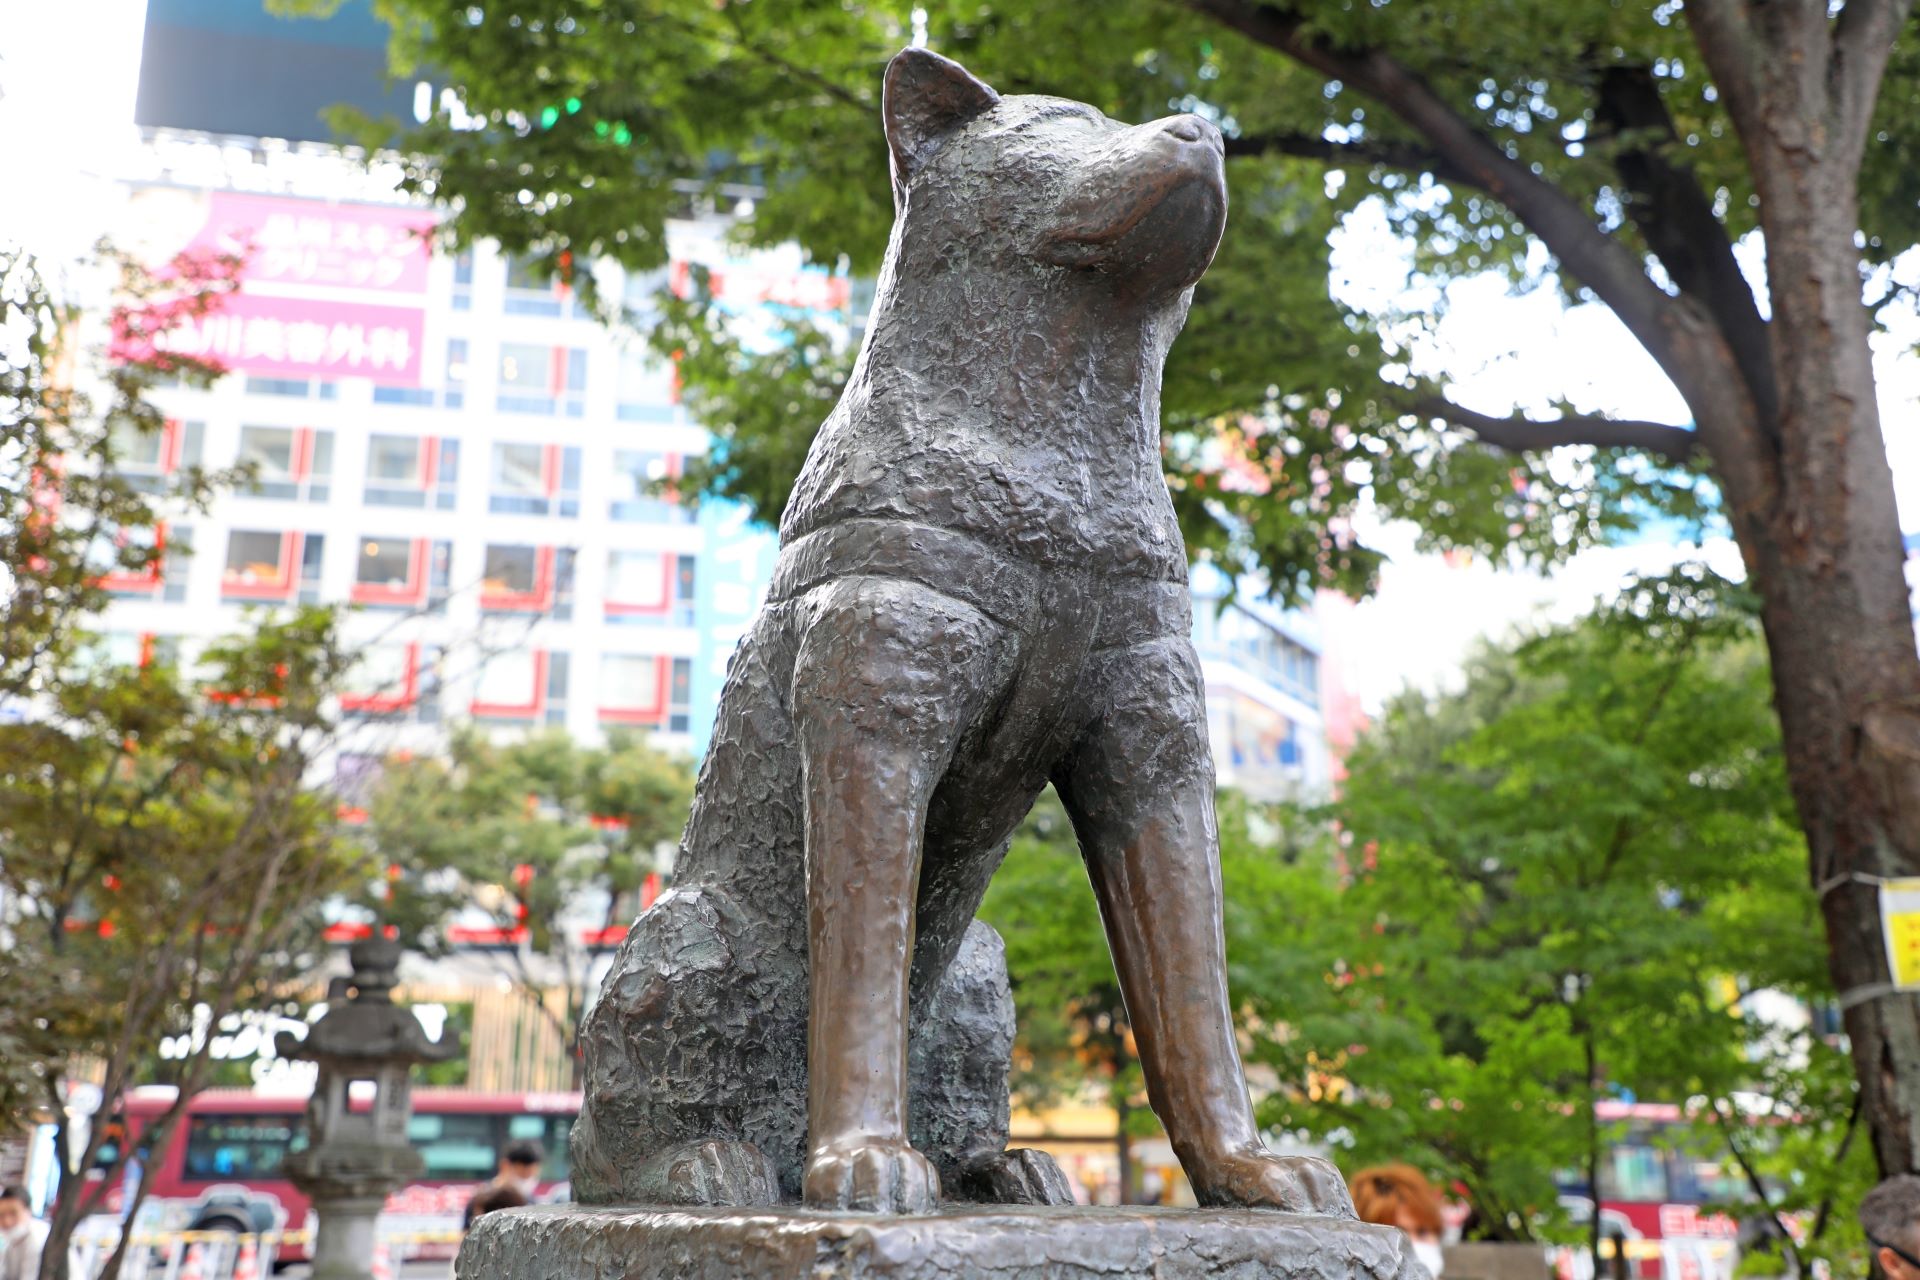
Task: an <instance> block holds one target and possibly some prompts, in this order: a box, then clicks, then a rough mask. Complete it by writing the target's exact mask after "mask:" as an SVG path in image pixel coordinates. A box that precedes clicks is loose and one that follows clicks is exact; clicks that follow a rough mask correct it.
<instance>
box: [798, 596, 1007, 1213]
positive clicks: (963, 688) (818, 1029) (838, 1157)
mask: <svg viewBox="0 0 1920 1280" xmlns="http://www.w3.org/2000/svg"><path fill="white" fill-rule="evenodd" d="M802 616H803V622H802V626H803V627H804V631H803V633H802V635H801V637H800V643H799V646H798V649H797V652H796V655H795V663H794V674H793V710H794V724H795V728H796V730H797V732H798V737H799V742H800V758H801V767H802V777H803V780H804V787H805V805H806V858H807V912H808V917H807V938H808V946H809V955H808V965H809V971H810V978H811V1003H810V1007H809V1019H808V1025H807V1130H808V1134H807V1142H808V1153H809V1154H808V1160H807V1168H806V1173H805V1178H804V1188H803V1189H804V1194H805V1198H806V1202H807V1203H808V1204H809V1205H811V1206H814V1207H816V1208H830V1209H860V1210H868V1211H873V1212H882V1213H918V1212H924V1211H926V1210H929V1209H932V1208H933V1207H934V1206H935V1205H936V1204H938V1202H939V1199H940V1179H939V1175H938V1174H937V1173H936V1172H935V1171H934V1168H933V1165H932V1164H931V1162H929V1161H928V1160H927V1159H926V1157H924V1156H923V1155H921V1154H920V1153H919V1152H918V1151H915V1150H914V1149H913V1148H912V1147H911V1146H910V1145H909V1144H908V1142H907V979H908V974H909V971H910V969H911V965H912V958H913V936H914V921H913V903H914V897H915V893H916V891H917V887H918V883H919V876H920V858H921V852H922V846H923V844H924V840H925V834H926V818H927V805H928V802H929V801H930V800H931V798H932V796H933V791H934V788H935V787H936V786H937V785H938V784H939V781H940V778H941V776H942V775H943V774H944V773H945V772H946V768H947V764H948V761H949V760H950V759H951V757H952V754H953V749H954V744H955V743H956V742H957V741H958V740H959V738H960V736H961V734H962V733H963V732H964V730H965V728H966V726H967V724H968V723H969V721H970V720H971V718H972V716H973V715H975V714H976V713H977V711H978V708H979V707H980V705H981V704H982V703H983V702H984V701H985V693H986V691H987V689H988V688H989V687H990V683H991V680H992V677H993V674H994V672H995V670H996V669H997V668H998V667H999V666H1000V662H999V661H998V660H997V659H998V657H999V655H1000V651H1001V650H1002V648H1003V647H1004V646H1003V644H1002V636H1001V633H1000V629H999V628H998V627H997V626H996V624H994V623H993V622H992V621H990V620H989V619H988V618H986V617H985V616H984V615H983V614H981V613H979V612H978V611H976V610H975V609H973V608H972V607H971V606H969V605H966V604H963V603H961V602H959V601H956V600H953V599H951V598H949V597H946V596H943V595H940V594H939V593H937V592H934V591H931V590H929V589H927V588H925V587H921V586H918V585H915V584H912V583H907V582H902V581H898V580H893V579H885V578H845V579H841V580H839V581H837V582H834V583H831V584H828V585H826V586H823V587H820V588H818V589H816V591H815V592H814V593H813V594H812V595H811V596H810V597H809V598H808V600H807V601H806V608H805V609H804V610H803V615H802Z"/></svg>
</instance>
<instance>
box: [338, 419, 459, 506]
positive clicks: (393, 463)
mask: <svg viewBox="0 0 1920 1280" xmlns="http://www.w3.org/2000/svg"><path fill="white" fill-rule="evenodd" d="M459 480H460V442H459V441H458V440H456V439H453V438H452V437H450V436H402V435H388V434H384V433H380V432H375V433H374V434H373V435H370V436H368V437H367V463H366V480H365V483H364V485H363V486H362V488H361V501H362V502H364V503H365V504H366V505H367V506H369V507H411V508H414V509H416V510H425V509H427V508H432V509H433V510H435V511H451V510H453V504H454V498H455V493H456V491H457V488H458V485H459Z"/></svg>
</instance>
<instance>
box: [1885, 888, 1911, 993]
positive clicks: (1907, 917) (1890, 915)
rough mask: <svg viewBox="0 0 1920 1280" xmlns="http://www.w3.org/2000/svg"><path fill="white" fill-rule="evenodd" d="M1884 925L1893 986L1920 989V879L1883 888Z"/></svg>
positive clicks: (1888, 965) (1888, 966) (1888, 967)
mask: <svg viewBox="0 0 1920 1280" xmlns="http://www.w3.org/2000/svg"><path fill="white" fill-rule="evenodd" d="M1880 925H1881V928H1882V930H1883V931H1884V933H1885V935H1886V940H1887V969H1888V971H1889V972H1890V973H1892V975H1893V985H1894V986H1896V987H1920V879H1912V878H1910V879H1905V880H1888V881H1886V882H1884V883H1883V884H1882V885H1881V886H1880Z"/></svg>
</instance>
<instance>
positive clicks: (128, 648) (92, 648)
mask: <svg viewBox="0 0 1920 1280" xmlns="http://www.w3.org/2000/svg"><path fill="white" fill-rule="evenodd" d="M82 656H83V660H85V661H87V662H90V663H97V664H99V665H100V666H104V667H138V668H140V669H141V670H142V671H144V670H146V669H147V668H148V667H151V666H154V665H155V664H164V665H167V666H178V665H179V663H180V637H179V636H164V635H159V634H156V633H155V632H152V631H107V632H102V633H101V634H99V635H97V636H95V637H94V638H93V639H92V641H91V642H90V643H88V644H87V645H85V646H83V647H82Z"/></svg>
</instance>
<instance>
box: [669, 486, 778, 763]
mask: <svg viewBox="0 0 1920 1280" xmlns="http://www.w3.org/2000/svg"><path fill="white" fill-rule="evenodd" d="M699 521H700V529H701V532H702V534H703V535H704V536H703V538H702V544H703V547H704V550H703V551H702V552H701V554H700V570H699V576H698V579H697V580H696V582H695V583H694V593H693V599H694V625H695V627H696V628H697V629H698V631H699V633H700V648H699V651H698V653H697V654H696V655H695V657H694V660H693V680H692V685H691V688H690V690H689V692H690V695H691V706H690V708H689V717H688V725H687V728H688V731H689V732H690V733H691V734H692V735H693V750H694V754H695V755H697V756H705V755H706V753H707V742H708V740H709V739H710V738H712V737H713V718H714V714H715V712H717V711H718V710H719V708H720V688H721V686H722V685H723V684H725V683H726V678H727V663H728V661H729V660H731V659H732V657H733V651H734V650H735V649H736V648H738V647H739V645H740V638H741V637H742V636H744V635H745V634H746V633H747V628H748V627H750V626H751V625H752V624H753V619H754V617H755V615H757V614H758V613H759V612H760V604H761V602H762V601H763V600H765V599H766V595H767V584H768V583H770V582H772V581H773V562H774V558H775V556H777V555H778V554H779V551H780V539H779V537H778V535H776V534H775V533H774V531H773V530H771V529H768V528H765V527H764V526H761V525H757V524H754V523H753V521H752V520H751V519H750V518H749V517H748V515H747V509H746V507H744V506H742V505H740V504H739V503H736V502H724V501H716V500H714V499H707V500H705V501H703V502H702V503H701V504H700V517H699Z"/></svg>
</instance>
